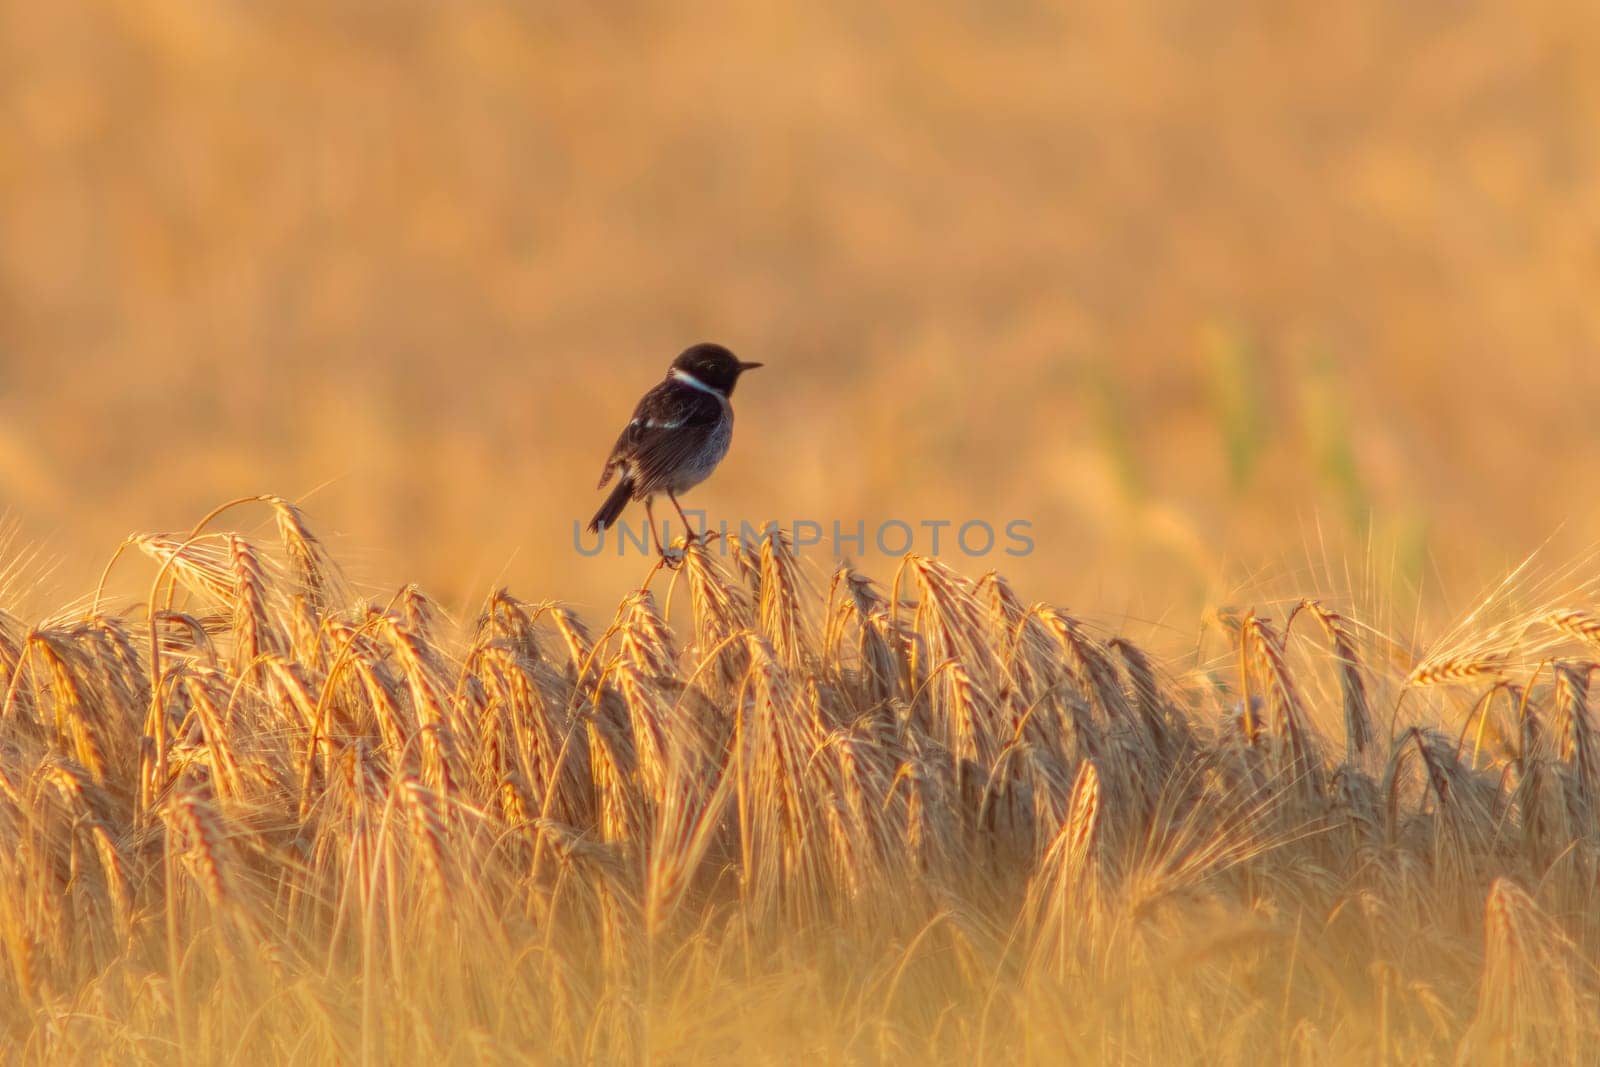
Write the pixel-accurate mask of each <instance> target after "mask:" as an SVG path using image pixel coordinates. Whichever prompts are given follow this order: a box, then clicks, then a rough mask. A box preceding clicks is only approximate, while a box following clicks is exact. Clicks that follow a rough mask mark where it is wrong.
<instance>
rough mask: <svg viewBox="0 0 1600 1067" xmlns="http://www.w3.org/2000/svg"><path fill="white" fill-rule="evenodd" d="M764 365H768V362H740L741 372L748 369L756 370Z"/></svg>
mask: <svg viewBox="0 0 1600 1067" xmlns="http://www.w3.org/2000/svg"><path fill="white" fill-rule="evenodd" d="M764 366H766V364H764V363H740V364H739V373H740V374H743V373H744V372H745V371H747V370H755V369H756V368H757V367H764Z"/></svg>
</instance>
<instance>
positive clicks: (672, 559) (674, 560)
mask: <svg viewBox="0 0 1600 1067" xmlns="http://www.w3.org/2000/svg"><path fill="white" fill-rule="evenodd" d="M652 500H654V497H648V496H647V497H645V498H644V515H645V519H646V520H648V521H649V523H650V541H651V543H652V544H654V545H655V546H656V551H657V552H658V553H660V554H661V559H662V561H663V562H664V563H666V565H667V566H669V567H676V566H677V565H678V561H679V560H680V559H681V558H682V557H676V556H673V555H671V554H670V553H669V552H668V551H667V550H666V549H665V548H664V547H662V544H661V535H660V534H658V533H657V532H656V513H655V511H654V510H653V509H652V508H651V507H650V504H651V502H652Z"/></svg>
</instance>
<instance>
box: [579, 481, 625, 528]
mask: <svg viewBox="0 0 1600 1067" xmlns="http://www.w3.org/2000/svg"><path fill="white" fill-rule="evenodd" d="M631 499H633V479H632V478H623V479H622V480H621V481H620V482H618V483H617V487H616V488H615V489H613V490H611V495H610V496H608V497H606V502H605V503H604V504H601V505H600V510H599V511H597V512H595V513H594V518H592V519H590V520H589V532H590V533H596V532H598V531H600V530H602V529H610V528H611V524H612V523H614V522H616V521H617V516H618V515H621V514H622V509H623V508H625V507H627V506H628V501H629V500H631Z"/></svg>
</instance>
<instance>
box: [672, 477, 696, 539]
mask: <svg viewBox="0 0 1600 1067" xmlns="http://www.w3.org/2000/svg"><path fill="white" fill-rule="evenodd" d="M667 499H668V500H670V501H672V506H673V507H675V508H677V509H678V518H680V519H682V520H683V543H684V544H685V545H687V544H688V543H689V542H690V541H693V540H694V539H695V534H694V527H693V526H691V525H689V516H687V515H685V514H684V513H683V505H682V504H680V503H678V494H677V493H674V492H673V491H672V490H671V489H668V490H667Z"/></svg>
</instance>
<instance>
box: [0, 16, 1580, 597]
mask: <svg viewBox="0 0 1600 1067" xmlns="http://www.w3.org/2000/svg"><path fill="white" fill-rule="evenodd" d="M1596 55H1600V7H1597V6H1596V5H1594V4H1592V3H1585V2H1552V3H1499V4H1488V3H1485V4H1473V3H1466V2H1457V0H1449V2H1439V3H1428V4H1386V3H1376V2H1372V3H1341V4H1282V3H1275V2H1262V3H1244V2H1215V0H1208V2H1205V3H1179V2H1166V3H1159V2H1146V3H1130V4H1124V3H1112V2H1103V3H1095V4H1084V5H1072V6H1070V7H1069V6H1065V5H1062V6H1056V5H1040V4H1032V3H1027V2H1006V3H992V2H988V3H979V2H967V3H940V4H920V3H919V4H909V3H889V4H884V5H871V6H866V7H864V6H861V5H857V4H853V3H831V2H815V3H810V4H806V5H794V6H792V7H779V6H776V5H765V4H761V5H743V4H732V3H728V4H720V3H714V2H702V3H693V4H673V5H661V6H659V7H656V6H651V5H645V4H639V3H618V4H605V5H593V6H592V8H591V6H588V5H568V4H553V5H545V4H512V3H503V4H497V3H470V4H469V3H461V4H437V5H430V4H421V3H382V4H380V3H361V2H343V3H333V4H328V3H320V2H319V3H274V4H270V5H250V4H240V3H223V2H209V3H207V2H194V3H184V4H178V3H126V2H124V3H111V2H108V3H104V4H89V5H78V4H60V5H50V4H24V3H17V2H11V3H5V4H3V5H0V508H3V509H4V510H5V511H6V513H7V514H8V515H9V517H10V521H11V523H12V524H13V525H14V526H15V527H16V531H15V534H14V535H13V539H12V547H11V548H10V550H9V551H10V552H11V553H12V554H13V555H23V556H27V555H29V553H30V552H31V553H33V554H35V555H37V556H38V557H39V558H40V560H41V562H40V563H39V564H38V565H37V566H36V568H35V572H42V573H43V574H44V578H43V581H44V583H45V584H44V585H43V586H41V587H40V588H41V594H40V595H41V599H42V600H43V602H45V603H54V602H55V601H57V600H58V599H59V596H58V594H59V593H60V592H62V591H65V592H69V593H71V594H73V595H78V594H80V593H82V592H84V591H85V590H87V588H88V587H89V586H90V584H91V583H92V580H93V576H94V575H95V574H97V573H98V570H99V568H100V566H101V565H102V563H103V562H104V561H105V559H106V558H107V557H108V556H109V555H110V553H111V550H112V549H113V548H114V547H115V545H116V543H117V542H118V541H119V540H120V539H121V537H122V536H124V535H125V534H127V533H129V532H131V531H135V530H156V529H166V530H174V529H186V528H187V527H188V526H189V525H190V524H191V523H192V522H193V521H194V520H195V519H197V518H198V517H199V516H200V515H201V514H202V513H203V512H205V511H206V510H208V509H209V508H210V507H211V506H213V505H215V504H218V503H221V502H222V501H224V500H226V499H228V498H230V497H233V496H237V495H242V494H250V493H258V492H276V493H281V494H283V495H285V496H289V497H292V498H297V499H302V500H303V501H304V503H305V504H306V507H307V509H308V512H309V514H310V517H311V519H312V521H313V524H314V525H315V527H316V528H317V529H318V530H319V531H321V532H322V534H323V535H324V537H325V539H327V540H328V541H329V542H330V547H331V548H332V549H333V551H334V552H335V554H336V555H338V556H339V557H341V558H342V559H344V560H346V561H347V562H350V563H352V564H353V565H354V570H355V571H356V572H357V574H358V575H359V576H361V577H363V578H364V579H365V580H366V581H367V582H369V583H370V584H371V586H372V587H373V588H374V589H389V588H393V587H395V586H397V585H399V584H400V583H402V582H405V581H410V580H416V581H419V582H420V583H422V584H423V585H424V586H425V587H426V588H428V589H430V590H431V591H433V592H434V593H435V594H437V595H438V596H440V597H441V598H442V599H443V600H444V602H445V603H446V604H448V605H450V606H452V607H453V608H456V609H459V610H462V611H470V610H471V609H472V608H473V607H475V605H476V603H477V602H478V601H479V599H480V598H481V597H482V596H483V595H484V594H485V593H487V592H488V591H489V589H490V588H491V587H492V586H494V585H495V584H498V583H510V584H511V585H512V586H513V588H514V589H515V590H516V591H517V592H518V593H519V594H520V595H523V596H526V597H531V598H538V597H543V596H555V597H561V598H565V599H570V600H572V601H574V602H575V603H576V604H577V605H578V606H579V607H580V608H581V609H582V610H584V611H585V612H586V613H589V614H591V615H593V614H602V615H604V614H608V613H609V605H610V604H612V603H614V602H615V600H616V598H617V596H619V595H620V594H621V593H622V592H623V591H624V590H626V589H627V588H628V587H629V585H630V584H631V583H634V582H636V581H637V580H638V579H639V577H641V576H642V573H643V570H644V567H643V564H642V563H641V561H639V560H637V559H630V560H626V561H618V560H616V559H614V558H605V559H599V560H592V561H591V560H584V559H582V558H580V557H579V556H578V555H577V553H576V552H575V551H574V550H573V548H572V532H573V522H574V520H575V519H578V520H587V518H588V516H589V514H590V513H591V512H592V511H593V509H594V508H595V507H596V506H597V505H598V503H599V500H600V495H599V494H597V493H595V492H594V490H593V483H594V480H595V478H596V476H597V475H598V473H599V468H600V464H601V461H602V459H603V458H604V455H605V453H606V450H607V448H608V447H609V446H610V444H611V441H612V439H613V438H614V436H615V434H616V432H617V430H618V429H619V428H620V426H621V424H622V423H623V421H625V419H626V417H627V415H628V412H629V410H630V409H631V406H632V404H633V403H634V401H635V400H636V398H637V397H638V395H639V394H640V393H641V392H643V391H644V389H645V388H647V387H648V386H649V385H651V384H652V383H654V382H655V381H656V380H657V379H658V378H659V377H660V375H661V373H662V371H663V370H664V369H665V366H666V364H667V362H668V361H669V360H670V359H671V357H672V356H673V355H674V354H675V353H676V352H677V351H678V349H680V348H681V347H683V346H684V345H686V344H688V343H690V342H692V341H697V340H701V339H715V340H719V341H722V342H725V343H727V344H728V345H730V346H731V347H733V348H734V349H735V351H737V352H738V353H739V354H740V355H741V356H742V357H743V358H746V359H753V360H761V361H763V362H765V363H766V364H767V368H766V369H764V370H762V371H759V372H757V373H756V374H754V375H752V376H750V377H749V378H748V379H746V381H745V383H744V384H743V385H742V386H741V388H740V390H739V393H738V395H737V397H736V407H737V409H738V420H739V421H738V427H739V428H738V432H737V433H736V436H735V444H734V448H733V451H732V454H731V456H730V458H729V460H728V461H727V462H726V463H725V464H724V466H723V468H722V470H721V471H719V473H718V475H717V476H716V477H715V478H714V479H713V480H712V481H711V482H710V483H708V484H707V485H706V486H704V487H702V488H701V489H699V490H697V491H696V492H695V493H693V494H692V495H690V496H689V497H688V498H687V503H689V504H691V505H693V506H696V507H704V508H706V509H707V510H708V511H709V512H710V514H711V515H712V517H713V518H714V519H715V518H723V517H726V518H729V519H732V520H734V521H737V519H738V518H740V517H745V518H749V519H752V520H761V519H767V518H779V519H782V520H784V521H788V520H790V519H793V518H806V519H814V520H817V521H819V522H823V523H824V524H831V522H832V521H833V520H834V519H839V520H841V521H842V522H843V523H844V524H845V525H846V526H847V527H853V526H854V524H855V522H856V521H857V520H862V519H864V520H866V521H867V522H868V524H869V527H871V526H873V525H875V524H876V523H877V522H878V521H881V520H883V519H888V518H900V519H903V520H906V521H909V522H913V523H916V522H919V521H921V520H924V519H951V520H954V521H957V522H960V521H963V520H966V519H983V520H986V521H989V522H991V523H993V524H994V525H996V526H1000V525H1003V524H1004V523H1005V522H1006V521H1008V520H1010V519H1013V518H1024V519H1028V520H1030V521H1031V522H1032V523H1033V530H1032V535H1033V537H1034V539H1035V541H1036V543H1037V550H1036V552H1035V554H1034V555H1033V556H1031V557H1029V558H1026V559H1020V560H1014V559H1009V558H1005V557H995V558H992V559H991V560H988V561H963V560H962V559H961V558H960V557H959V556H957V557H956V558H955V559H954V560H953V562H955V563H956V565H957V566H959V567H960V568H961V569H963V570H967V571H969V572H973V573H976V572H977V571H979V570H980V569H983V568H985V567H987V566H990V565H996V564H997V565H999V566H1001V568H1002V569H1003V570H1005V571H1006V572H1007V573H1008V574H1010V575H1012V576H1013V577H1014V578H1015V579H1017V580H1018V582H1019V585H1020V586H1021V588H1022V589H1023V590H1024V591H1025V592H1026V593H1029V594H1032V595H1035V596H1040V597H1045V598H1048V599H1053V600H1057V601H1070V602H1072V603H1073V604H1074V605H1076V606H1078V607H1081V608H1082V609H1084V610H1086V611H1090V612H1100V613H1102V614H1106V615H1110V616H1123V615H1126V616H1138V617H1145V618H1153V619H1159V618H1163V617H1173V616H1175V617H1176V619H1181V620H1182V622H1183V624H1184V626H1185V627H1188V626H1189V623H1190V621H1191V620H1192V618H1193V611H1194V610H1197V609H1198V608H1199V606H1200V605H1201V604H1202V603H1203V602H1206V601H1216V600H1218V599H1225V598H1226V597H1227V595H1228V594H1229V592H1230V590H1232V589H1234V588H1235V587H1236V586H1237V585H1238V584H1239V583H1248V582H1253V581H1260V580H1262V579H1263V578H1265V577H1272V576H1279V577H1282V578H1284V579H1286V580H1288V579H1296V578H1305V577H1307V576H1308V575H1309V574H1310V573H1311V572H1312V571H1313V570H1315V569H1316V568H1318V567H1323V566H1325V567H1326V569H1328V570H1329V571H1333V572H1338V573H1340V574H1343V573H1344V571H1345V569H1346V568H1347V567H1349V568H1350V569H1351V570H1352V571H1361V572H1363V573H1365V572H1368V571H1370V572H1372V574H1374V575H1377V576H1378V577H1375V578H1370V579H1360V578H1356V579H1352V580H1351V584H1352V585H1360V584H1363V583H1364V582H1365V583H1366V584H1369V585H1376V586H1381V587H1382V588H1381V589H1380V591H1381V592H1383V593H1384V594H1385V595H1388V596H1392V597H1396V598H1399V599H1400V600H1401V601H1403V600H1404V598H1405V597H1406V596H1407V595H1408V594H1407V591H1408V590H1414V589H1415V588H1416V587H1417V586H1419V585H1422V586H1427V587H1429V588H1432V587H1434V586H1436V585H1437V584H1439V583H1440V582H1443V583H1444V584H1446V585H1447V586H1448V587H1450V588H1451V589H1453V590H1456V591H1458V592H1461V593H1462V594H1464V595H1470V594H1472V593H1474V592H1476V590H1477V583H1481V582H1483V581H1486V580H1490V579H1492V578H1493V577H1494V576H1496V575H1498V574H1499V573H1502V572H1503V571H1504V570H1505V569H1506V568H1507V566H1508V565H1510V564H1511V563H1513V562H1514V561H1515V560H1516V559H1517V558H1519V557H1520V556H1522V555H1524V554H1525V553H1526V552H1528V551H1529V550H1531V549H1533V548H1535V547H1536V546H1538V545H1539V544H1540V543H1542V542H1544V541H1545V540H1546V539H1547V538H1549V537H1550V536H1551V535H1553V534H1554V535H1556V537H1557V540H1558V541H1559V542H1560V543H1562V544H1563V545H1564V546H1578V545H1584V544H1587V543H1589V542H1590V541H1593V540H1596V539H1597V537H1596V535H1597V534H1600V521H1597V520H1600V494H1597V492H1596V489H1597V487H1600V419H1597V414H1596V397H1597V396H1600V393H1597V386H1600V369H1597V362H1600V360H1597V349H1600V300H1597V295H1600V289H1597V286H1596V282H1597V280H1600V278H1597V269H1600V65H1597V64H1596V63H1595V61H1594V57H1595V56H1596ZM640 510H641V509H638V508H637V507H635V509H634V510H633V511H631V512H630V513H629V517H630V518H634V519H637V518H638V512H639V511H640ZM663 510H667V509H663ZM923 544H924V546H925V544H926V542H923ZM811 558H812V559H813V560H814V561H815V562H816V564H817V568H818V571H819V573H821V574H824V575H825V574H826V572H827V570H828V569H829V566H830V563H831V561H830V560H829V559H828V558H826V556H825V555H820V554H817V553H815V552H813V554H812V556H811ZM861 562H862V563H863V564H864V565H865V566H866V568H867V569H868V570H869V572H873V573H876V574H878V575H879V576H881V577H887V575H888V573H889V571H890V569H891V565H890V562H889V561H887V560H885V559H883V558H882V557H878V556H876V555H875V554H871V553H869V554H867V555H866V556H865V557H863V558H862V560H861ZM33 580H39V579H38V578H37V577H36V578H35V579H33ZM141 580H148V579H147V577H141ZM1294 584H1297V585H1299V586H1306V585H1314V584H1316V583H1315V582H1312V581H1309V580H1307V581H1300V582H1296V583H1294ZM13 598H14V597H13ZM13 598H8V599H13Z"/></svg>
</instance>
